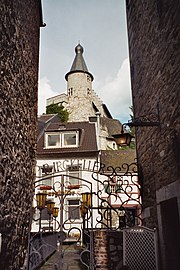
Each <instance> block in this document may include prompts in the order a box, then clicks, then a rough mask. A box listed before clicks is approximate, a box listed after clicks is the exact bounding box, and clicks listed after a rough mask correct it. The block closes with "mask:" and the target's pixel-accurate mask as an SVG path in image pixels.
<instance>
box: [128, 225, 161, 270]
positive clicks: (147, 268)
mask: <svg viewBox="0 0 180 270" xmlns="http://www.w3.org/2000/svg"><path fill="white" fill-rule="evenodd" d="M123 251H124V258H123V259H124V264H125V265H127V266H128V267H129V268H128V269H129V270H158V257H157V236H156V230H151V229H148V228H146V227H143V226H140V227H133V228H129V229H124V230H123Z"/></svg>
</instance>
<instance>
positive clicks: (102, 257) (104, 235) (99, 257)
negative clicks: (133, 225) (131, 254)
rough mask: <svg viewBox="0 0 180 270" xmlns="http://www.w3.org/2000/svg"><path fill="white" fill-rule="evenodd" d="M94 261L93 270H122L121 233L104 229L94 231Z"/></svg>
mask: <svg viewBox="0 0 180 270" xmlns="http://www.w3.org/2000/svg"><path fill="white" fill-rule="evenodd" d="M93 237H94V259H95V268H96V269H101V270H114V269H123V268H121V267H122V266H123V249H122V248H123V241H122V240H123V235H122V232H116V231H110V230H106V229H101V230H98V229H97V230H95V231H94V232H93Z"/></svg>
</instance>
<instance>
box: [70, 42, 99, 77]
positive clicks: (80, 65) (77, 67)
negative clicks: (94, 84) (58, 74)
mask: <svg viewBox="0 0 180 270" xmlns="http://www.w3.org/2000/svg"><path fill="white" fill-rule="evenodd" d="M75 52H76V56H75V59H74V61H73V64H72V67H71V69H70V71H69V72H68V73H67V74H66V75H65V79H66V80H68V76H69V74H71V73H75V72H85V73H87V74H88V75H89V76H90V77H91V79H92V80H93V79H94V78H93V75H92V74H91V73H89V71H88V68H87V66H86V63H85V61H84V58H83V52H84V49H83V47H82V46H81V45H80V44H78V45H77V46H76V47H75Z"/></svg>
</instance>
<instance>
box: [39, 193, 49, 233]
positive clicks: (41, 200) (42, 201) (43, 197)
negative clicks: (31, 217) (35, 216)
mask: <svg viewBox="0 0 180 270" xmlns="http://www.w3.org/2000/svg"><path fill="white" fill-rule="evenodd" d="M46 198H47V194H46V193H37V194H36V203H37V209H39V213H40V216H39V231H40V230H41V216H42V210H43V209H44V208H45V205H46Z"/></svg>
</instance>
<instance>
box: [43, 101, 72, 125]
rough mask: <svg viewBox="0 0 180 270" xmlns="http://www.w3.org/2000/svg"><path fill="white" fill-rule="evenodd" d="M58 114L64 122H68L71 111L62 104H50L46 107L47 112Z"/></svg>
mask: <svg viewBox="0 0 180 270" xmlns="http://www.w3.org/2000/svg"><path fill="white" fill-rule="evenodd" d="M56 113H57V114H58V116H59V118H60V120H61V121H62V122H67V121H68V119H69V112H68V111H67V110H66V109H65V108H64V106H63V105H62V104H57V103H55V104H50V105H48V106H47V107H46V114H56Z"/></svg>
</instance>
